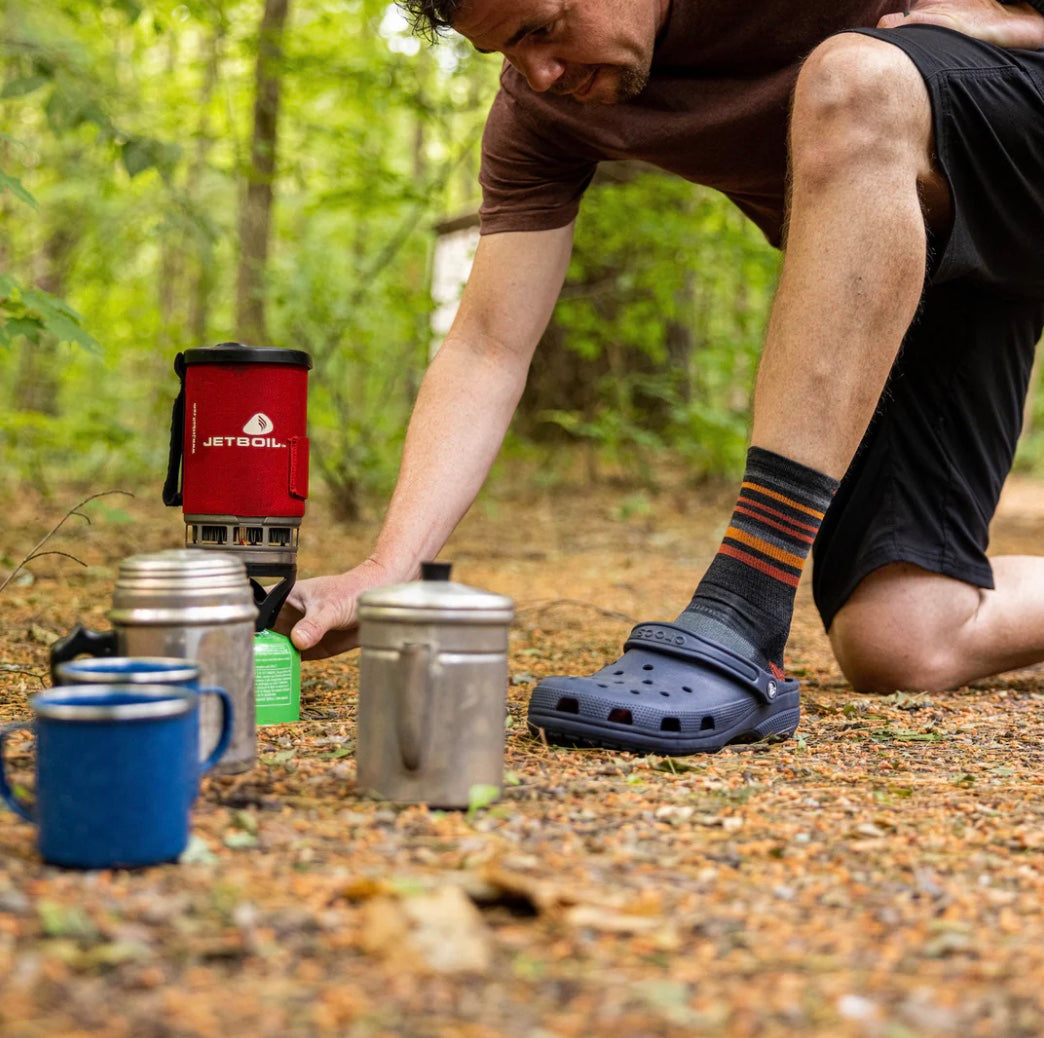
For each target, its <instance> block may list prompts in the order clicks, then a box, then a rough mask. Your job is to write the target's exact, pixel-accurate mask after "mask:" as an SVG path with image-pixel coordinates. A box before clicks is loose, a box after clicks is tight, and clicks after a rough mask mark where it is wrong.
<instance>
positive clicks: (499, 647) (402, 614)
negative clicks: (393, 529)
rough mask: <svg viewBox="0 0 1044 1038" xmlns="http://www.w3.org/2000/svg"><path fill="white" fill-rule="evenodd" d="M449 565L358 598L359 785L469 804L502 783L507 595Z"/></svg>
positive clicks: (392, 794)
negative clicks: (465, 580)
mask: <svg viewBox="0 0 1044 1038" xmlns="http://www.w3.org/2000/svg"><path fill="white" fill-rule="evenodd" d="M448 577H449V566H448V565H444V564H435V563H429V564H425V568H424V571H423V573H422V579H421V580H419V581H413V582H411V583H408V584H397V585H395V586H392V587H386V588H379V589H377V590H374V591H367V592H365V593H364V594H362V595H361V596H360V598H359V640H360V648H361V655H360V660H359V719H358V740H357V752H356V764H357V782H358V786H359V788H360V790H361V791H363V792H367V793H370V794H372V795H375V796H378V797H381V798H383V799H386V800H395V801H399V802H404V803H423V804H430V805H432V806H434V807H452V808H466V807H468V806H469V805H470V804H472V803H473V802H474V800H475V798H476V797H480V798H481V799H482V800H483V801H484V802H489V801H490V800H491V799H494V798H495V796H499V792H500V791H501V790H502V789H503V785H504V726H505V716H506V698H507V677H508V666H507V647H508V629H509V626H510V623H511V619H512V617H513V615H514V606H513V603H512V601H511V599H510V598H505V597H504V596H503V595H498V594H493V593H491V592H488V591H479V590H477V589H475V588H470V587H466V586H465V585H463V584H457V583H453V582H451V581H450V580H449V579H448Z"/></svg>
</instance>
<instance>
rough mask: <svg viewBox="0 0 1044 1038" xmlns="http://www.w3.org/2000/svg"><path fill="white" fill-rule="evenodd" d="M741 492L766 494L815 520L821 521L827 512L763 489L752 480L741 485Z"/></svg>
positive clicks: (765, 488) (766, 488)
mask: <svg viewBox="0 0 1044 1038" xmlns="http://www.w3.org/2000/svg"><path fill="white" fill-rule="evenodd" d="M741 490H753V491H754V492H755V493H757V494H764V495H765V496H766V497H771V498H772V499H773V500H775V501H781V502H782V503H783V504H785V505H786V506H787V507H788V508H796V509H797V510H798V511H799V512H804V513H805V515H811V516H813V517H814V518H815V519H819V520H821V521H822V519H823V516H824V515H826V512H820V511H819V510H818V509H816V508H809V507H808V505H803V504H802V503H801V502H800V501H795V500H794V499H793V498H792V497H787V495H786V494H780V493H777V492H776V491H775V490H769V488H768V487H763V486H761V485H759V484H758V483H751V482H750V480H744V482H743V483H742V484H741Z"/></svg>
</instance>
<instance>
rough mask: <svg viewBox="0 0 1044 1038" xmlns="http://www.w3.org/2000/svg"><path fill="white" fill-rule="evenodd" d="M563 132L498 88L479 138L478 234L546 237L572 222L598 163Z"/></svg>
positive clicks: (509, 93) (584, 148)
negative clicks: (540, 233) (542, 233)
mask: <svg viewBox="0 0 1044 1038" xmlns="http://www.w3.org/2000/svg"><path fill="white" fill-rule="evenodd" d="M534 100H537V99H536V98H534ZM535 107H536V108H537V109H539V108H540V107H541V106H540V105H536V106H535ZM561 130H562V127H561V126H558V127H557V132H556V127H555V124H554V122H553V121H548V120H547V119H546V118H545V119H541V117H540V114H539V111H531V110H528V106H527V105H524V104H523V102H522V101H521V100H520V99H519V98H517V97H515V96H513V95H512V93H511V92H509V90H507V89H506V88H505V86H503V85H502V86H501V89H500V91H499V92H498V94H497V96H496V99H495V100H494V102H493V106H492V107H491V108H490V111H489V116H488V117H487V119H486V128H485V131H484V133H483V135H482V165H481V168H480V171H479V183H480V184H481V186H482V207H481V209H480V210H479V216H480V219H481V228H480V230H481V233H482V234H496V233H499V232H502V231H548V230H552V229H553V228H555V227H565V226H566V225H567V224H569V223H571V222H572V221H573V219H574V218H575V217H576V214H577V211H578V209H579V208H580V199H581V198H582V197H583V193H584V190H585V189H586V188H587V185H588V184H589V183H590V182H591V178H592V177H593V176H594V173H595V169H596V168H597V165H598V160H597V158H596V157H595V156H594V155H592V154H591V153H590V152H589V150H588V149H587V148H586V147H584V146H583V145H581V144H579V142H577V141H576V140H575V139H572V138H571V135H569V134H568V133H565V134H563V133H562V132H561Z"/></svg>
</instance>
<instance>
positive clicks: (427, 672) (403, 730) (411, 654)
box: [395, 642, 433, 771]
mask: <svg viewBox="0 0 1044 1038" xmlns="http://www.w3.org/2000/svg"><path fill="white" fill-rule="evenodd" d="M432 655H433V653H432V647H431V646H430V645H426V644H422V643H414V642H410V643H407V644H406V645H404V646H403V647H402V652H401V653H400V655H399V667H400V670H401V671H402V677H401V678H400V681H399V684H398V689H397V695H396V703H395V728H396V735H397V736H398V739H399V757H400V759H401V760H402V766H403V767H404V768H405V769H406V770H407V771H418V770H419V769H420V768H421V766H422V765H423V764H424V758H425V757H426V756H427V755H428V754H427V750H428V743H429V742H430V736H431V718H430V716H429V714H430V710H431V684H432V675H431V671H432Z"/></svg>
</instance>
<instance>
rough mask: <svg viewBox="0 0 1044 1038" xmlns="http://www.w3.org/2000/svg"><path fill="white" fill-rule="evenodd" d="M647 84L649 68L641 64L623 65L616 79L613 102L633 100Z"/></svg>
mask: <svg viewBox="0 0 1044 1038" xmlns="http://www.w3.org/2000/svg"><path fill="white" fill-rule="evenodd" d="M648 84H649V70H648V69H647V68H642V67H641V66H637V67H636V66H634V65H625V66H624V67H623V68H621V69H620V76H619V78H618V79H617V81H616V99H615V103H616V104H620V103H621V102H623V101H633V100H634V99H635V98H636V97H637V96H638V95H639V94H640V93H641V92H642V91H643V90H644V89H645V88H646V86H648Z"/></svg>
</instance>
